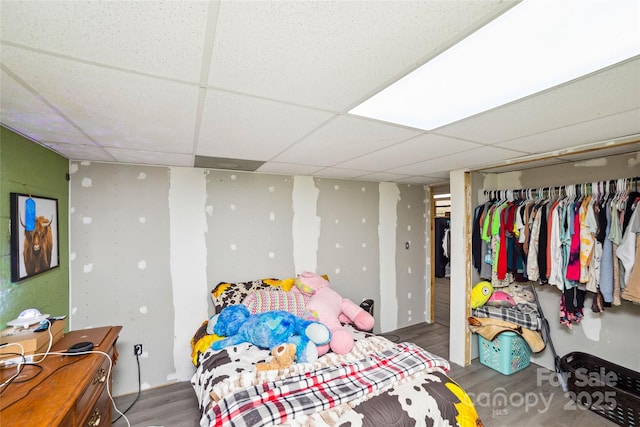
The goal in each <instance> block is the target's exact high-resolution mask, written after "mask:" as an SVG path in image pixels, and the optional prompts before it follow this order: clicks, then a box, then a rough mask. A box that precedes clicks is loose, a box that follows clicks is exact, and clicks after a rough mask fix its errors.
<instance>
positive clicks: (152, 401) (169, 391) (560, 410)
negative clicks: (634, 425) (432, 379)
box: [113, 279, 616, 427]
mask: <svg viewBox="0 0 640 427" xmlns="http://www.w3.org/2000/svg"><path fill="white" fill-rule="evenodd" d="M436 286H437V288H436V312H435V316H436V322H434V323H433V324H427V323H422V324H418V325H413V326H409V327H406V328H402V329H399V330H396V331H393V332H390V333H386V334H383V335H384V336H386V337H387V338H389V339H390V340H392V341H394V342H400V341H410V342H414V343H416V344H418V345H419V346H421V347H423V348H425V349H427V350H428V351H430V352H431V353H434V354H437V355H439V356H443V357H445V358H448V355H449V326H448V325H449V307H448V305H449V292H448V279H438V280H437V281H436ZM445 314H446V315H445ZM142 375H143V377H144V372H143V374H142ZM449 375H450V376H451V378H453V379H454V380H455V381H456V382H457V383H458V384H460V385H461V386H462V388H464V389H465V390H466V391H467V393H468V394H469V396H470V397H471V399H472V400H473V402H474V403H475V405H476V409H477V411H478V414H479V415H480V418H481V419H482V421H483V423H484V425H485V426H487V427H492V426H496V427H503V426H504V427H538V426H545V427H556V426H557V427H564V426H573V425H575V426H585V427H587V426H588V427H598V426H615V425H616V424H614V423H612V422H610V421H608V420H606V419H605V418H603V417H600V416H599V415H597V414H595V413H593V412H591V411H588V410H585V409H581V408H580V407H578V406H576V405H575V404H574V403H573V401H572V400H570V399H569V398H568V397H566V396H565V395H564V393H563V392H562V389H561V388H560V386H558V385H556V382H555V381H553V380H554V377H553V373H552V372H551V371H549V370H548V369H545V368H541V367H539V366H537V365H534V364H531V365H529V366H528V367H527V368H525V369H523V370H522V371H519V372H516V373H514V374H512V375H508V376H506V375H502V374H501V373H499V372H496V371H494V370H493V369H490V368H488V367H486V366H484V365H482V364H481V363H480V362H479V361H478V359H474V360H473V361H472V363H471V364H470V365H469V366H466V367H464V368H463V367H460V366H457V365H452V366H451V371H450V372H449ZM134 398H135V395H128V396H121V397H117V398H116V399H115V402H116V405H117V406H118V408H120V409H121V410H124V409H126V408H127V407H128V406H129V405H130V404H131V402H132V401H133V400H134ZM116 417H117V414H116V413H114V417H113V418H114V419H115V418H116ZM127 417H128V418H129V421H130V423H131V425H132V426H135V427H147V426H165V427H193V426H198V425H199V418H200V413H199V411H198V403H197V400H196V397H195V393H194V392H193V389H192V387H191V384H190V383H189V382H179V383H175V384H172V385H168V386H164V387H158V388H155V389H151V390H146V391H143V392H142V396H141V397H140V399H139V400H138V402H136V404H135V405H134V406H133V407H132V408H131V410H130V411H129V412H128V413H127ZM114 426H116V427H125V426H127V423H126V422H125V420H124V419H123V418H121V419H120V420H118V421H117V422H116V423H115V424H114Z"/></svg>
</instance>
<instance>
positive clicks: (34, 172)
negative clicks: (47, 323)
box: [0, 127, 69, 328]
mask: <svg viewBox="0 0 640 427" xmlns="http://www.w3.org/2000/svg"><path fill="white" fill-rule="evenodd" d="M68 171H69V161H68V160H67V159H66V158H64V157H62V156H60V155H59V154H56V153H55V152H53V151H51V150H48V149H47V148H45V147H42V146H40V145H38V144H35V143H33V142H31V141H29V140H28V139H26V138H24V137H22V136H20V135H18V134H16V133H14V132H12V131H10V130H8V129H6V128H3V127H0V328H4V327H5V326H6V323H7V322H8V321H10V320H12V319H15V318H16V317H17V316H18V314H20V312H21V311H22V310H24V309H25V308H30V307H35V308H37V309H39V310H40V311H41V312H43V313H49V314H51V315H56V316H61V315H69V221H68V218H69V183H68V182H67V179H66V174H67V172H68ZM25 185H26V189H25ZM12 192H14V193H23V194H26V193H30V194H32V195H34V196H43V197H49V198H54V199H58V234H59V238H60V240H59V252H60V258H59V267H57V268H55V269H52V270H49V271H47V272H44V273H41V274H39V275H36V276H34V277H32V278H29V279H25V280H22V281H20V282H17V283H12V282H11V243H10V242H11V236H10V231H9V230H10V212H9V211H10V208H9V193H12Z"/></svg>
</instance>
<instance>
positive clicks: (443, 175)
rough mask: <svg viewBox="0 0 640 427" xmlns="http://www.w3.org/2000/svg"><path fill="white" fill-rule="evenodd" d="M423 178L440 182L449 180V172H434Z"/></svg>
mask: <svg viewBox="0 0 640 427" xmlns="http://www.w3.org/2000/svg"><path fill="white" fill-rule="evenodd" d="M424 176H426V177H427V178H438V179H440V180H446V181H448V180H449V171H448V170H447V171H443V172H435V173H426V174H424Z"/></svg>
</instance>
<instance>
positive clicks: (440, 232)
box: [434, 218, 449, 278]
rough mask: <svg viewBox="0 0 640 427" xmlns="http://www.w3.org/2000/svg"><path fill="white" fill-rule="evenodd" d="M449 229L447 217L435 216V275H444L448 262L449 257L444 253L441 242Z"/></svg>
mask: <svg viewBox="0 0 640 427" xmlns="http://www.w3.org/2000/svg"><path fill="white" fill-rule="evenodd" d="M448 230H449V219H448V218H436V223H435V236H434V238H435V266H434V270H435V276H436V277H439V278H442V277H445V275H446V267H447V264H449V258H448V257H447V256H446V255H445V250H444V247H443V243H444V241H445V235H446V234H447V232H448Z"/></svg>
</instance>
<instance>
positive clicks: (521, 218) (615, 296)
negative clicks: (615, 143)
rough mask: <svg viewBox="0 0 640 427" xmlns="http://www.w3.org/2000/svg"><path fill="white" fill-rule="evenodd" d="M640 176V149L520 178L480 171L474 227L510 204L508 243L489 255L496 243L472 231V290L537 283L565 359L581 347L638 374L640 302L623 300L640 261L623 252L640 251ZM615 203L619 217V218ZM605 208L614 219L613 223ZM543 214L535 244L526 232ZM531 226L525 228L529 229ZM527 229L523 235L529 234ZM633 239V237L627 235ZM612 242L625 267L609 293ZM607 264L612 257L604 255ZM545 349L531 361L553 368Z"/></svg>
mask: <svg viewBox="0 0 640 427" xmlns="http://www.w3.org/2000/svg"><path fill="white" fill-rule="evenodd" d="M596 156H597V154H594V157H596ZM639 172H640V152H637V151H636V152H632V153H627V154H621V155H615V156H608V157H605V158H595V159H593V160H590V161H587V162H575V163H564V164H561V165H551V166H544V167H538V168H530V169H525V168H523V169H522V170H520V171H516V172H503V173H474V174H472V184H471V185H470V189H471V190H472V191H471V194H472V195H473V196H472V198H471V205H469V206H468V211H469V212H468V218H469V224H470V225H472V224H474V223H475V222H476V221H477V220H478V217H477V215H478V214H479V213H480V209H482V210H484V209H487V208H488V207H494V209H495V206H503V209H502V210H500V215H499V216H498V217H496V223H495V225H496V227H497V228H496V229H495V232H496V233H497V236H498V240H497V241H498V242H499V241H500V240H499V239H500V238H502V239H503V241H504V242H506V243H505V244H504V246H502V247H501V246H499V245H498V247H497V248H496V247H495V246H494V247H493V249H491V246H490V244H491V240H489V241H487V240H482V235H480V234H478V229H477V228H473V229H470V231H469V238H470V240H472V242H471V245H470V246H471V249H470V251H469V254H468V263H469V264H470V268H471V278H472V279H471V281H472V284H473V283H476V282H477V281H479V280H481V278H486V279H489V280H491V281H492V282H493V283H495V284H497V286H500V284H505V283H508V282H509V281H518V280H529V279H531V280H532V281H533V282H534V283H536V289H537V290H538V293H539V295H540V300H541V305H542V308H543V310H544V312H545V314H546V317H547V318H548V320H549V322H550V325H551V333H552V337H553V339H554V342H555V344H556V349H557V351H558V353H559V354H561V355H562V354H567V353H569V352H573V351H583V352H585V353H589V354H593V355H596V356H598V357H600V358H603V359H605V360H609V361H611V362H614V363H617V364H619V365H622V366H625V367H627V368H630V369H633V370H636V371H638V370H640V360H638V358H637V355H638V354H640V343H639V342H638V341H637V340H636V339H635V338H633V339H629V338H630V337H637V328H638V325H639V324H640V323H638V322H640V305H638V304H635V303H634V298H635V296H634V294H632V295H626V296H628V297H629V298H628V299H625V298H624V297H623V294H624V293H625V289H628V290H629V291H630V290H631V289H633V288H631V287H630V285H631V284H632V283H633V281H634V280H636V279H634V277H635V276H632V272H634V271H636V272H640V270H639V269H637V268H636V269H634V266H635V265H637V262H636V259H633V263H631V262H630V260H631V258H630V257H628V256H626V255H625V251H626V249H625V248H630V247H631V246H632V245H631V242H632V240H623V237H624V236H625V234H624V232H626V231H629V230H630V227H633V225H630V224H633V222H632V218H633V213H634V212H636V210H637V209H634V206H635V207H637V206H638V201H637V200H638V193H639V192H640V191H639V190H640V182H639V178H638V175H639ZM474 196H475V197H474ZM480 206H482V208H480ZM612 206H613V208H615V211H616V214H615V215H613V216H611V212H612V211H611V209H613V208H612ZM558 207H560V209H558ZM504 208H508V209H504ZM581 208H582V210H581ZM627 209H628V210H627ZM549 212H550V213H551V215H550V216H549ZM607 212H609V214H610V216H609V218H608V219H607V217H606V214H607ZM502 213H504V214H505V216H503V215H502ZM532 214H533V215H532ZM538 214H540V216H539V217H538V216H537V215H538ZM527 215H528V216H527ZM503 218H504V219H503ZM536 218H538V221H539V222H538V223H536V231H535V232H534V233H535V234H537V236H538V239H537V240H535V239H534V244H533V245H532V241H531V236H530V235H527V234H526V232H527V231H525V230H528V231H531V230H533V225H534V222H535V221H536ZM543 218H544V219H546V220H547V221H546V222H545V221H543ZM549 218H551V222H550V221H549ZM639 220H640V219H639ZM501 221H503V222H501ZM605 221H606V222H605ZM613 221H616V223H615V225H614V228H616V229H617V227H619V234H615V233H614V235H612V236H611V237H612V238H611V239H609V235H610V234H611V227H610V226H609V230H607V229H606V225H610V224H611V223H612V222H613ZM524 224H527V227H525V228H523V225H524ZM529 225H530V226H531V228H529V227H528V226H529ZM501 226H503V227H501ZM504 226H506V227H504ZM509 226H511V227H509ZM603 228H604V232H603V231H602V230H603ZM594 229H595V231H592V230H594ZM575 230H578V232H579V231H581V230H589V232H590V233H591V234H592V236H593V238H592V239H590V241H589V239H586V241H585V242H581V240H579V239H578V240H575V239H573V237H574V235H575ZM480 231H482V230H481V229H480ZM521 232H522V233H525V235H524V237H522V234H521ZM572 232H573V233H574V234H572ZM500 233H503V235H501V234H500ZM554 233H558V234H554ZM607 233H609V234H607ZM616 233H617V232H616ZM578 235H579V234H578ZM616 235H617V236H618V237H615V236H616ZM540 236H542V240H541V237H540ZM603 236H604V240H603ZM627 237H628V238H630V237H632V236H631V235H630V234H629V235H628V236H627ZM635 238H636V239H635V241H634V242H633V243H635V245H636V246H637V245H638V234H637V231H636V236H635ZM485 239H486V236H485ZM607 240H609V242H610V244H611V248H610V247H609V243H606V242H607ZM558 242H560V246H559V247H558V246H557V244H558ZM623 242H624V243H625V244H624V245H622V244H623ZM483 243H484V244H485V245H489V249H490V250H491V252H490V254H489V255H488V256H489V257H491V258H492V259H493V260H495V261H492V263H491V264H489V263H487V265H483V262H484V258H485V257H487V254H488V250H487V247H486V246H485V247H484V248H483V249H481V250H480V251H478V250H477V248H478V247H482V244H483ZM581 243H583V250H582V251H581V250H580V244H581ZM494 244H495V242H494ZM479 245H480V246H479ZM590 245H593V246H592V250H591V252H589V251H588V250H587V249H588V248H589V247H590ZM614 245H616V246H617V247H620V246H621V245H622V246H623V249H622V250H621V254H622V258H623V259H622V260H621V259H620V258H617V262H616V263H614V264H613V266H615V265H617V269H616V271H615V272H611V275H609V274H607V275H606V277H607V279H605V283H603V284H602V285H603V286H604V289H602V288H601V282H600V277H601V276H602V277H605V275H604V274H603V273H602V272H601V271H599V270H598V266H597V265H596V264H597V261H600V266H599V267H600V268H602V258H603V257H608V256H609V255H605V254H611V255H612V259H613V256H616V257H617V255H616V254H615V253H614V252H613V250H614V248H613V246H614ZM636 246H634V247H633V253H634V254H636V253H637V251H636ZM595 248H598V249H595ZM496 249H497V250H496ZM615 249H616V250H617V248H615ZM600 250H602V252H600ZM589 255H590V257H589ZM581 257H582V259H581ZM598 257H599V259H598ZM613 260H614V261H615V260H616V259H613ZM493 262H495V265H494V264H493ZM605 262H608V261H607V260H606V259H605ZM625 263H626V264H625ZM455 264H456V262H454V265H455ZM569 265H571V268H570V274H569V277H568V278H567V276H566V272H567V268H568V267H569ZM487 266H488V267H489V268H488V269H487ZM606 268H608V267H606ZM625 273H627V277H626V278H625ZM614 274H615V275H616V276H614ZM614 277H616V278H617V279H618V281H617V283H618V285H615V283H616V282H615V281H613V279H614ZM609 278H611V281H613V283H614V285H613V287H608V285H607V283H609V282H608V280H609ZM452 286H453V284H452ZM627 294H628V292H627ZM563 300H564V303H563ZM580 309H582V313H580ZM561 313H562V314H561ZM569 326H572V328H569ZM546 353H548V352H546V351H545V352H543V354H541V355H537V356H534V357H533V360H534V362H536V363H538V364H540V365H542V366H545V367H547V368H551V369H552V368H553V362H552V358H550V357H549V355H548V354H546ZM460 354H461V353H460Z"/></svg>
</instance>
